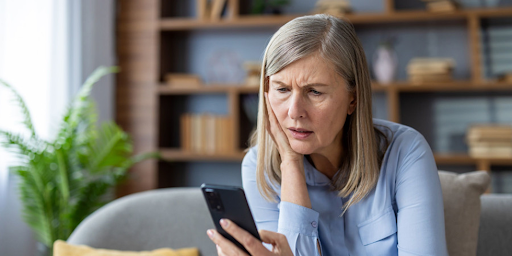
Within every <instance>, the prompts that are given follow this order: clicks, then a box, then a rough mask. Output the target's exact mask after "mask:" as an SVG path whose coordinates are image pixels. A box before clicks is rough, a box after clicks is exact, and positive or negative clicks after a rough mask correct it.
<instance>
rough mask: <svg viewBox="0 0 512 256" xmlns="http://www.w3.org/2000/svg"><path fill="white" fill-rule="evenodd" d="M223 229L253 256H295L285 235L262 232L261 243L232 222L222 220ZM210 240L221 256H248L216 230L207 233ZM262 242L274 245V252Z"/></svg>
mask: <svg viewBox="0 0 512 256" xmlns="http://www.w3.org/2000/svg"><path fill="white" fill-rule="evenodd" d="M220 224H221V226H222V228H223V229H224V230H225V231H226V232H228V233H229V234H230V235H231V236H232V237H233V238H235V239H236V240H237V241H238V242H239V243H241V244H242V245H243V246H244V247H245V249H247V251H249V253H251V255H262V256H276V255H282V256H293V253H292V250H291V249H290V245H289V244H288V240H287V239H286V237H285V236H284V235H283V234H279V233H276V232H272V231H267V230H260V231H259V233H260V238H261V240H262V241H259V240H258V239H256V238H255V237H254V236H252V235H251V234H249V233H248V232H247V231H245V230H243V229H242V228H240V227H238V226H237V225H236V224H235V223H233V222H232V221H230V220H227V219H222V220H221V221H220ZM207 234H208V236H209V237H210V239H211V240H212V241H213V242H214V243H215V244H216V245H217V253H218V254H219V256H224V255H225V256H229V255H247V253H245V252H244V251H243V250H241V249H240V248H238V247H237V246H236V245H235V244H233V243H232V242H231V241H229V240H228V239H226V238H224V237H223V236H222V235H221V234H219V232H217V231H216V230H214V229H209V230H208V231H207ZM261 242H265V243H268V244H271V245H272V251H269V250H268V249H267V248H266V247H265V246H263V244H262V243H261Z"/></svg>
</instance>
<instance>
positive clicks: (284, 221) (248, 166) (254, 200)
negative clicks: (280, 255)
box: [242, 148, 319, 256]
mask: <svg viewBox="0 0 512 256" xmlns="http://www.w3.org/2000/svg"><path fill="white" fill-rule="evenodd" d="M242 183H243V188H244V191H245V196H246V197H247V202H248V203H249V207H250V209H251V212H252V216H253V218H254V222H255V223H256V227H257V228H258V230H269V231H273V232H278V233H281V234H283V235H285V236H286V238H287V240H288V244H289V245H290V248H291V250H292V252H294V255H296V256H299V255H319V254H318V249H317V241H318V217H319V213H318V212H316V211H315V210H313V209H309V208H307V207H303V206H301V205H297V204H293V203H289V202H279V198H277V199H278V200H277V201H278V202H269V201H267V200H265V199H264V198H263V196H262V195H261V194H260V193H259V191H258V186H257V183H256V149H255V148H253V149H251V150H250V151H249V152H248V153H247V155H246V156H245V157H244V160H243V162H242ZM265 246H266V247H267V248H269V249H272V246H271V245H268V244H265Z"/></svg>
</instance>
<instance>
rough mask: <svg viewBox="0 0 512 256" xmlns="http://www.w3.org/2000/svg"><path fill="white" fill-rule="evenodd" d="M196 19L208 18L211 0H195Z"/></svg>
mask: <svg viewBox="0 0 512 256" xmlns="http://www.w3.org/2000/svg"><path fill="white" fill-rule="evenodd" d="M196 11H197V19H199V20H207V19H209V18H210V13H211V1H209V0H196Z"/></svg>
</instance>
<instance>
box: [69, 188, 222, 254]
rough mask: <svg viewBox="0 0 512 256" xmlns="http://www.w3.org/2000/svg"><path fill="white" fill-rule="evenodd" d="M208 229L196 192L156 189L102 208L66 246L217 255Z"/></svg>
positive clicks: (205, 211)
mask: <svg viewBox="0 0 512 256" xmlns="http://www.w3.org/2000/svg"><path fill="white" fill-rule="evenodd" d="M171 191H172V193H170V192H171ZM209 228H214V225H213V222H212V220H211V217H210V215H209V212H208V209H207V206H206V203H205V201H204V198H203V195H202V193H201V190H200V189H199V188H169V189H158V190H153V191H148V192H142V193H137V194H133V195H129V196H126V197H123V198H120V199H118V200H115V201H113V202H112V203H110V204H108V205H106V206H104V207H103V208H101V209H99V210H98V211H96V212H95V213H93V214H92V215H90V216H89V217H87V218H86V219H85V220H84V221H83V222H82V223H81V224H80V225H79V226H78V227H77V229H76V230H75V231H74V232H73V234H72V235H71V237H70V238H69V239H68V241H67V242H68V243H70V244H83V245H88V246H91V247H94V248H105V249H115V250H131V251H142V250H153V249H157V248H163V247H170V248H172V249H179V248H183V247H198V248H199V251H200V252H201V255H207V256H208V255H217V250H216V249H215V244H214V243H212V241H210V239H209V238H208V236H207V235H206V230H207V229H209Z"/></svg>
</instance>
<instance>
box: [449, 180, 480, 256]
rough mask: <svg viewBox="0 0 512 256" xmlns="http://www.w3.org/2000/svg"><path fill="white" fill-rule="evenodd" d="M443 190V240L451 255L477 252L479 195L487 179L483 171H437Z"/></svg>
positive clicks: (474, 253)
mask: <svg viewBox="0 0 512 256" xmlns="http://www.w3.org/2000/svg"><path fill="white" fill-rule="evenodd" d="M439 179H440V181H441V188H442V190H443V203H444V219H445V232H446V243H447V246H448V253H449V254H450V255H451V256H458V255H461V256H471V255H473V256H474V255H476V252H477V242H478V226H479V222H480V196H481V195H482V193H483V192H484V191H485V190H486V189H487V187H488V186H489V183H490V176H489V174H488V173H487V172H485V171H478V172H470V173H464V174H457V173H453V172H445V171H439Z"/></svg>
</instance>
